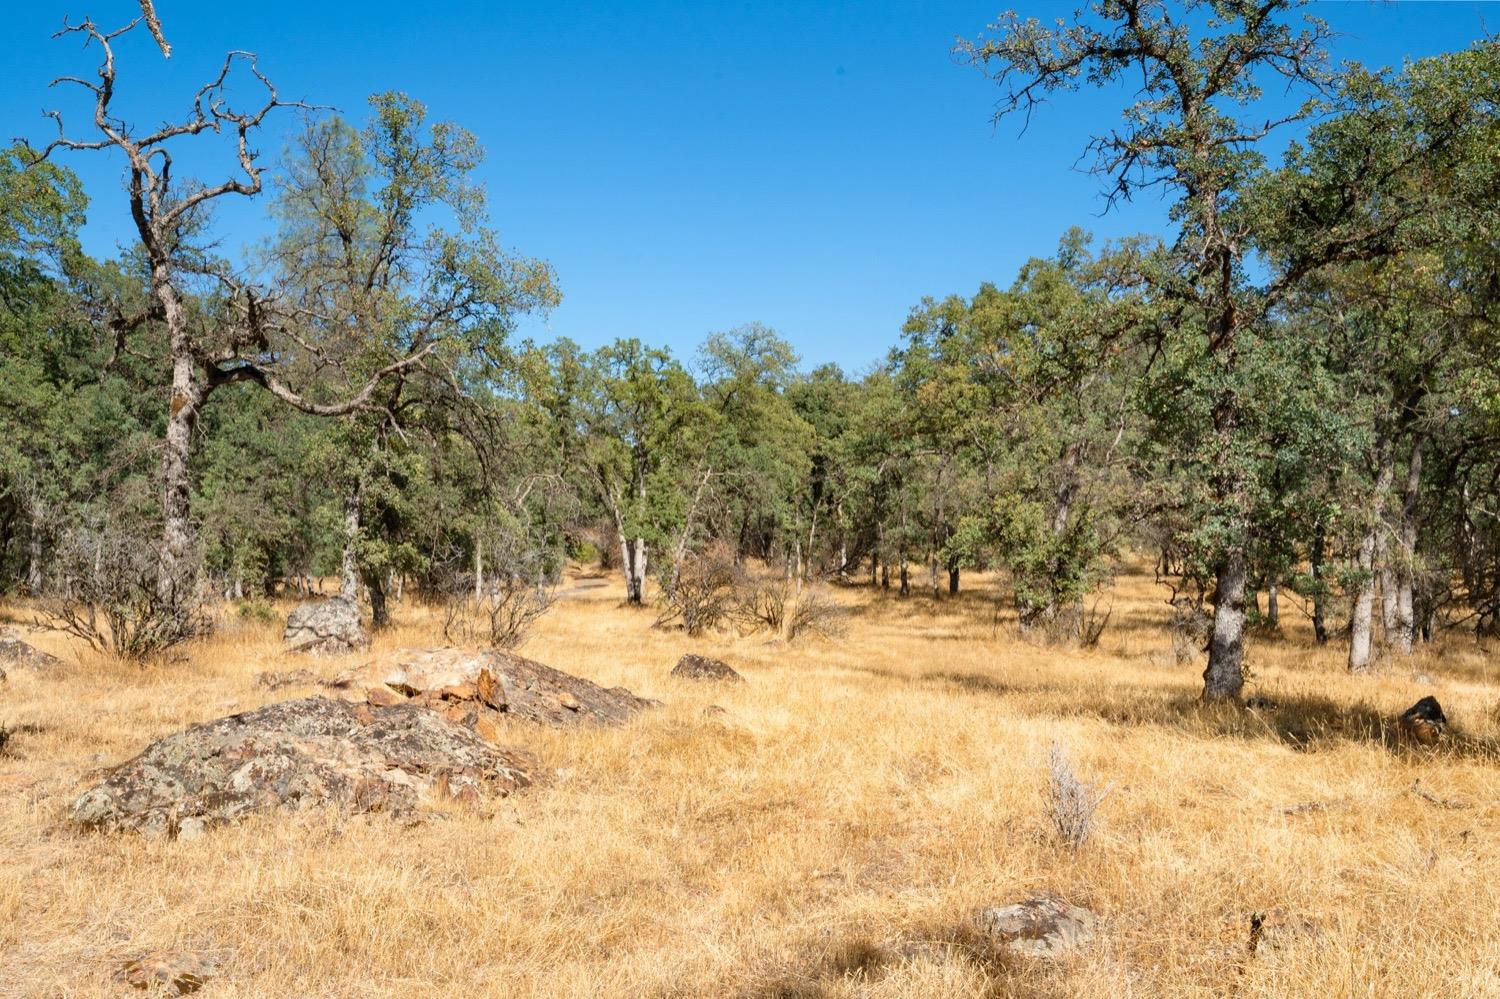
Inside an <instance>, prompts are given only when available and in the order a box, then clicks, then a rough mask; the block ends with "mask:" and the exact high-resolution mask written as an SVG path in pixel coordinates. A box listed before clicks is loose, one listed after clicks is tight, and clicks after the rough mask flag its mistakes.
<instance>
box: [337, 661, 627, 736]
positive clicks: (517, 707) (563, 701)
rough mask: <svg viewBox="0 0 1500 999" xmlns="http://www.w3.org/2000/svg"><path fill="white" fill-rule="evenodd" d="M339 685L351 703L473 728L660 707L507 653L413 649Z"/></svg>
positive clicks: (584, 719) (595, 720)
mask: <svg viewBox="0 0 1500 999" xmlns="http://www.w3.org/2000/svg"><path fill="white" fill-rule="evenodd" d="M332 686H333V687H334V688H335V689H336V690H338V691H339V696H341V697H343V698H345V699H347V700H352V701H363V702H366V703H369V704H402V703H415V704H420V705H423V706H426V707H432V708H437V709H439V710H441V711H443V712H444V713H445V715H446V716H447V717H450V718H452V719H454V720H459V721H463V722H464V723H465V724H469V725H476V724H478V723H479V722H480V721H494V720H497V719H499V718H500V717H501V716H505V717H511V718H521V719H524V720H526V721H534V722H539V723H541V724H543V725H552V726H558V727H567V726H574V725H617V724H620V723H621V722H624V721H626V720H628V719H629V718H631V717H632V716H633V715H635V714H636V712H638V711H640V710H641V709H643V708H648V707H652V706H653V705H655V704H656V703H657V702H655V701H651V700H647V699H646V698H643V697H637V696H635V695H634V694H632V693H631V692H630V691H628V690H626V689H625V688H624V687H613V688H610V689H605V688H604V687H601V686H599V685H598V684H596V683H591V682H590V681H588V680H585V679H583V678H581V677H576V676H572V675H570V674H567V673H564V672H562V671H561V670H555V669H553V668H552V667H550V666H543V665H542V664H541V663H539V662H533V661H532V660H530V659H525V658H522V657H521V656H518V655H516V654H515V653H513V652H503V651H500V650H489V651H485V652H467V651H464V650H461V649H427V650H421V649H406V650H402V651H399V652H392V653H389V654H386V655H383V656H381V657H380V658H378V659H376V660H374V661H373V662H370V663H368V664H366V665H364V666H361V667H360V668H359V669H356V670H351V671H350V672H348V673H345V674H344V675H343V676H340V677H338V678H337V679H335V680H334V681H333V683H332Z"/></svg>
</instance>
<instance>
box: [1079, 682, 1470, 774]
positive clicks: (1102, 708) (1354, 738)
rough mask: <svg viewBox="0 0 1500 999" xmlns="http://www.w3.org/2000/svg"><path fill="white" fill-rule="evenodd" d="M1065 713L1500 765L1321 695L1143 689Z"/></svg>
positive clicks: (1457, 732)
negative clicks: (1215, 698) (1236, 699)
mask: <svg viewBox="0 0 1500 999" xmlns="http://www.w3.org/2000/svg"><path fill="white" fill-rule="evenodd" d="M1062 713H1064V714H1071V715H1074V716H1079V715H1083V716H1090V717H1097V718H1099V719H1101V720H1102V721H1106V722H1109V723H1110V724H1112V725H1119V726H1122V727H1127V728H1129V727H1136V726H1141V725H1156V726H1161V727H1165V728H1175V729H1178V730H1181V731H1184V732H1187V733H1189V734H1191V735H1196V736H1199V737H1201V738H1220V739H1223V738H1229V739H1248V740H1263V739H1270V740H1272V741H1275V742H1278V743H1280V744H1282V745H1285V746H1289V747H1290V748H1292V749H1295V750H1297V751H1298V752H1318V751H1322V750H1328V749H1333V748H1335V747H1337V746H1339V745H1347V744H1350V743H1363V744H1365V745H1371V746H1380V747H1383V748H1385V749H1386V750H1388V751H1390V752H1393V753H1400V754H1412V755H1418V754H1421V755H1437V756H1446V757H1452V758H1456V759H1466V760H1483V761H1485V762H1489V763H1500V742H1497V741H1496V740H1494V739H1484V738H1480V737H1477V736H1473V735H1469V734H1467V733H1465V732H1463V731H1462V730H1461V729H1456V728H1453V727H1450V728H1449V730H1448V731H1447V732H1446V733H1445V734H1444V736H1443V737H1442V739H1441V741H1440V742H1439V743H1438V744H1437V745H1436V746H1422V745H1418V744H1416V743H1414V742H1413V741H1411V740H1410V739H1409V738H1407V737H1405V736H1404V735H1403V734H1402V732H1401V730H1400V726H1399V725H1398V724H1397V721H1396V719H1395V718H1394V717H1392V716H1390V715H1388V714H1386V713H1384V712H1382V711H1380V710H1378V709H1377V708H1375V707H1373V706H1372V705H1369V704H1366V703H1364V702H1358V703H1355V704H1344V703H1340V702H1338V701H1334V700H1330V699H1329V698H1326V697H1318V696H1316V695H1307V694H1297V695H1282V696H1278V697H1276V698H1275V699H1274V700H1273V699H1270V698H1251V699H1250V701H1249V702H1248V703H1247V704H1245V705H1239V704H1225V703H1212V702H1206V701H1204V700H1203V699H1202V698H1200V697H1197V696H1194V695H1191V694H1186V693H1173V694H1165V695H1163V694H1153V693H1149V692H1143V693H1140V694H1134V695H1131V696H1129V697H1127V698H1123V699H1119V700H1115V701H1112V702H1110V703H1107V704H1103V705H1097V704H1096V705H1089V704H1078V705H1074V706H1073V708H1072V710H1068V709H1066V708H1064V709H1063V711H1062Z"/></svg>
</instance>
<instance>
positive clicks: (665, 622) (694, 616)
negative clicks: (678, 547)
mask: <svg viewBox="0 0 1500 999" xmlns="http://www.w3.org/2000/svg"><path fill="white" fill-rule="evenodd" d="M747 583H748V577H747V576H746V573H745V571H744V569H743V568H742V567H741V566H738V565H736V564H735V562H734V558H733V557H732V556H731V555H729V553H728V552H727V551H726V550H724V549H722V548H718V547H715V548H712V549H710V550H708V551H705V552H695V553H693V554H691V555H688V556H687V557H686V558H685V559H684V560H683V563H682V565H681V567H680V568H679V569H678V570H677V572H676V573H675V578H672V577H671V576H669V577H668V578H667V579H665V580H663V581H662V587H661V597H660V598H659V600H658V603H659V605H660V607H661V613H660V615H659V616H658V617H657V619H656V625H657V627H667V626H669V625H672V624H681V625H682V627H683V629H684V630H686V631H687V633H688V634H689V635H701V634H703V633H704V632H706V631H712V630H714V629H715V628H719V627H721V626H723V625H724V624H725V623H727V622H728V621H729V620H730V619H731V618H732V617H733V616H734V614H735V610H736V608H737V607H738V605H739V603H740V601H742V600H743V599H744V593H745V589H746V586H747Z"/></svg>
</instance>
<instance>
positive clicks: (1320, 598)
mask: <svg viewBox="0 0 1500 999" xmlns="http://www.w3.org/2000/svg"><path fill="white" fill-rule="evenodd" d="M1327 543H1328V542H1327V538H1326V536H1325V534H1324V529H1323V524H1322V522H1321V521H1320V522H1319V523H1318V527H1317V530H1316V531H1314V532H1313V540H1312V552H1311V559H1312V580H1313V614H1312V626H1313V640H1314V641H1316V642H1317V643H1318V644H1319V645H1326V644H1327V642H1328V616H1327V615H1328V597H1327V595H1326V594H1325V593H1324V592H1323V588H1324V583H1323V550H1324V547H1325V546H1326V545H1327Z"/></svg>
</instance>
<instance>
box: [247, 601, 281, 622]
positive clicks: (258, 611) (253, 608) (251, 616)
mask: <svg viewBox="0 0 1500 999" xmlns="http://www.w3.org/2000/svg"><path fill="white" fill-rule="evenodd" d="M238 613H239V615H240V617H242V618H244V619H245V620H246V621H259V622H261V623H263V624H265V623H269V622H271V621H279V620H280V619H281V615H280V614H278V613H277V612H276V608H275V607H272V606H271V605H270V603H268V602H267V601H265V600H247V601H245V602H244V603H242V604H240V606H239V610H238Z"/></svg>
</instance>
